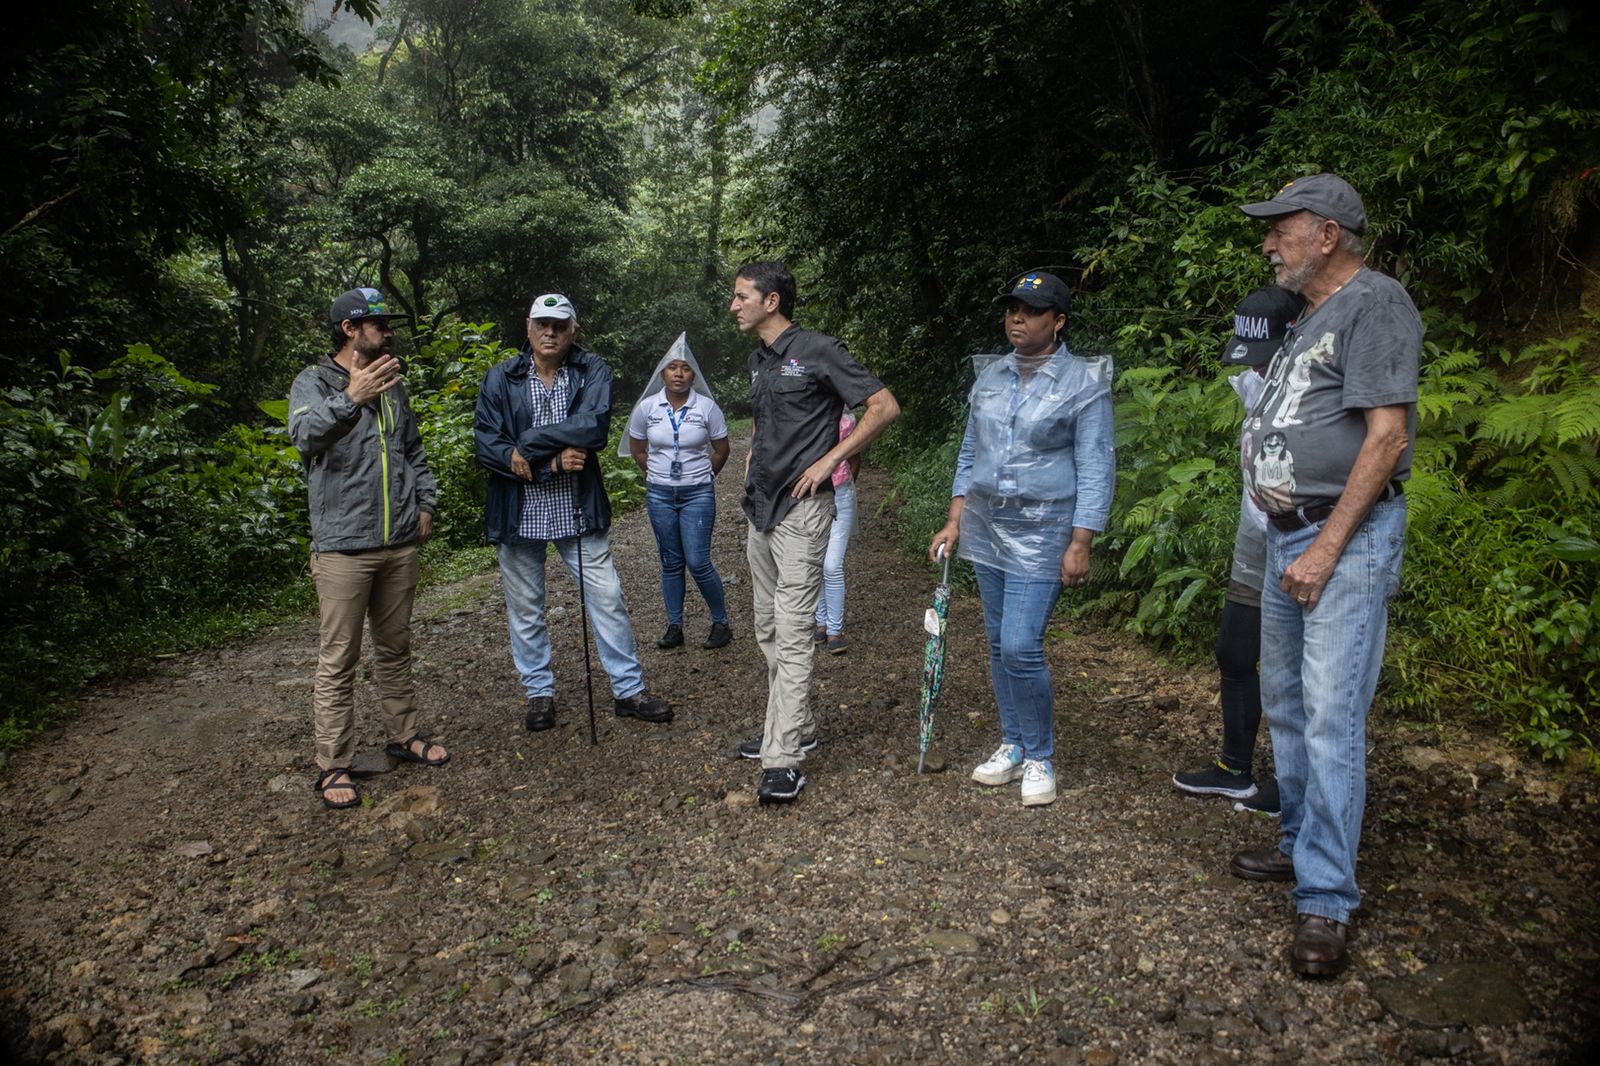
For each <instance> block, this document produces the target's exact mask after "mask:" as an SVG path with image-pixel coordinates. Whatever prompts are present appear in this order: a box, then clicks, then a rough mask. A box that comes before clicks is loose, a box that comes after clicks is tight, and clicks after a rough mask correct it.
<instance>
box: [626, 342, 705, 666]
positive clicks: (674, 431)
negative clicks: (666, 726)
mask: <svg viewBox="0 0 1600 1066" xmlns="http://www.w3.org/2000/svg"><path fill="white" fill-rule="evenodd" d="M624 449H626V450H624ZM617 450H618V452H619V453H620V454H622V455H623V456H625V457H626V456H631V457H632V459H633V461H634V462H636V463H638V464H639V469H640V470H642V471H644V473H645V479H646V481H647V482H648V484H649V487H648V488H647V489H646V490H645V497H644V503H645V510H646V511H647V512H648V513H649V515H650V528H651V529H652V530H654V532H655V535H656V546H657V547H658V548H659V549H660V552H661V598H662V599H663V600H664V601H666V607H667V628H666V631H665V632H663V633H662V634H661V639H660V640H657V641H656V647H658V648H678V647H682V646H683V595H684V589H685V584H684V579H683V572H684V568H685V566H687V568H688V571H689V573H690V574H692V575H693V576H694V583H695V584H696V585H698V586H699V588H700V595H702V596H704V597H705V600H706V609H707V610H709V611H710V612H711V631H710V632H709V633H708V634H707V635H706V639H705V644H704V645H703V646H704V647H707V648H720V647H722V646H723V645H725V644H727V643H728V642H729V641H730V640H732V639H733V633H732V631H731V630H730V629H729V628H728V606H727V601H726V599H725V598H724V596H723V591H722V578H721V577H720V576H719V575H718V574H717V568H716V567H715V566H713V565H712V563H711V531H712V530H713V529H714V528H715V526H716V521H717V496H716V490H715V487H714V486H713V485H712V479H713V478H715V477H716V476H717V474H718V472H720V471H721V470H722V464H723V463H726V462H727V461H728V423H727V420H726V419H724V418H723V415H722V408H720V407H718V406H717V402H716V401H715V400H713V399H712V398H711V390H710V389H709V388H708V387H707V386H706V385H705V384H704V378H703V376H702V375H701V373H700V365H699V364H698V363H696V362H695V358H694V353H693V352H691V351H689V345H688V343H687V341H686V340H685V339H684V336H683V335H682V334H679V335H678V339H677V340H676V341H674V342H673V345H672V347H671V348H669V349H668V350H667V354H666V355H664V356H662V357H661V362H659V363H657V364H656V369H655V373H653V374H652V375H651V377H650V383H649V384H648V385H647V386H646V387H645V391H644V395H643V396H641V397H640V398H639V402H638V403H636V404H634V405H633V411H632V413H631V414H630V415H629V416H628V433H627V436H626V437H624V438H623V440H622V441H621V442H619V445H618V448H617Z"/></svg>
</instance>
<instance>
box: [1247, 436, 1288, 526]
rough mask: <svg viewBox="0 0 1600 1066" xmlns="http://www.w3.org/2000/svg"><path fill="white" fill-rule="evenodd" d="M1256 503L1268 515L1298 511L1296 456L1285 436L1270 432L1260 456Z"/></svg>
mask: <svg viewBox="0 0 1600 1066" xmlns="http://www.w3.org/2000/svg"><path fill="white" fill-rule="evenodd" d="M1255 483H1256V491H1255V496H1256V502H1257V503H1259V504H1261V509H1262V510H1263V511H1265V512H1267V513H1268V514H1282V513H1284V512H1286V511H1292V510H1294V456H1293V455H1291V454H1290V452H1289V447H1288V440H1287V438H1285V437H1284V435H1283V434H1282V433H1268V434H1267V436H1266V439H1265V440H1263V441H1262V442H1261V454H1260V455H1258V456H1256V476H1255Z"/></svg>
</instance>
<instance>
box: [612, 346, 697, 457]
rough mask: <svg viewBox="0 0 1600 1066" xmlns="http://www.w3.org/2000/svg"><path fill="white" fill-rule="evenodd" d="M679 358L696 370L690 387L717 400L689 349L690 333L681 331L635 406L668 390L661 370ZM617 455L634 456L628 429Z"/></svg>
mask: <svg viewBox="0 0 1600 1066" xmlns="http://www.w3.org/2000/svg"><path fill="white" fill-rule="evenodd" d="M679 359H682V360H683V361H684V362H685V363H688V364H689V369H690V370H693V371H694V382H693V384H692V385H691V386H690V387H691V388H693V389H694V391H695V392H698V393H699V394H700V395H702V396H704V397H705V398H706V399H708V400H710V401H711V402H712V403H715V402H716V400H717V398H716V397H715V396H713V395H711V386H710V385H708V384H707V383H706V376H705V374H703V373H701V371H700V361H699V360H697V359H696V358H695V357H694V353H693V352H691V351H690V350H689V335H688V334H687V333H680V334H678V339H677V340H675V341H673V342H672V347H670V348H668V349H667V354H666V355H663V356H662V357H661V359H660V360H659V361H658V362H657V363H656V368H655V369H654V370H652V371H651V372H650V376H649V377H648V378H646V379H645V383H644V391H643V392H641V393H640V394H639V398H638V399H637V400H635V401H634V402H633V405H634V406H635V407H637V406H639V405H640V404H642V403H644V402H645V401H646V400H648V399H649V398H650V397H652V396H655V395H656V394H658V393H661V392H665V391H666V388H667V382H666V379H665V378H663V377H662V376H661V372H662V371H663V370H665V369H666V368H667V364H668V363H671V362H675V361H677V360H679ZM617 455H618V456H620V457H621V458H623V459H631V458H632V457H633V453H632V452H630V451H629V450H628V434H627V432H626V431H624V432H623V433H622V434H621V436H620V438H619V439H618V441H617Z"/></svg>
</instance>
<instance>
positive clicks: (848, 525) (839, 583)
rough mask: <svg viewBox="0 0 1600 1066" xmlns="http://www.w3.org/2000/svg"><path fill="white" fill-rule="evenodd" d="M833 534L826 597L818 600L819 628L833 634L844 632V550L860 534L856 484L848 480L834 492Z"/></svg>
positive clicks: (824, 578)
mask: <svg viewBox="0 0 1600 1066" xmlns="http://www.w3.org/2000/svg"><path fill="white" fill-rule="evenodd" d="M833 506H834V515H833V532H832V533H829V534H828V554H827V555H824V556H823V557H822V598H821V599H819V600H818V601H817V625H819V626H823V627H824V628H826V629H827V631H828V632H829V633H832V634H837V633H840V632H842V631H843V630H844V550H845V549H846V548H848V547H849V546H850V534H852V533H854V532H855V531H856V483H855V482H854V481H846V482H845V483H844V484H843V485H840V486H839V487H838V488H836V489H834V490H833Z"/></svg>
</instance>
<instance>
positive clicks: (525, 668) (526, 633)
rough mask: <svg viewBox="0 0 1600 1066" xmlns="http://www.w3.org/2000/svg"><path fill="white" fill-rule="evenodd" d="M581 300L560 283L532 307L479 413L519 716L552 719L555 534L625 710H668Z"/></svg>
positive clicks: (477, 428) (655, 716) (607, 394)
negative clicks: (616, 529)
mask: <svg viewBox="0 0 1600 1066" xmlns="http://www.w3.org/2000/svg"><path fill="white" fill-rule="evenodd" d="M577 331H578V312H577V309H576V308H575V307H573V305H572V301H571V300H569V299H568V298H567V297H565V296H563V295H561V294H560V293H547V294H545V295H543V296H540V297H539V298H538V299H536V300H534V301H533V306H532V307H531V308H530V309H529V311H528V346H527V347H526V348H524V349H523V350H522V351H521V353H519V354H518V355H516V356H514V357H512V358H510V359H507V360H505V361H504V362H501V363H499V364H497V365H496V366H494V367H492V368H491V369H490V370H489V373H488V374H487V375H486V376H485V378H484V382H483V390H482V391H481V392H480V393H479V394H478V408H477V413H476V416H475V418H474V420H473V435H474V437H475V438H476V441H477V451H478V462H480V463H482V464H483V466H484V468H485V469H487V470H488V471H489V494H488V501H487V505H486V526H487V532H488V537H489V543H490V544H493V545H494V546H495V549H496V552H497V554H498V556H499V560H500V578H501V583H502V585H503V586H504V588H505V597H506V614H507V616H508V618H509V621H510V628H511V658H512V660H513V661H514V662H515V663H516V667H517V673H518V675H519V676H520V678H521V680H522V685H523V688H524V690H525V692H526V695H527V709H526V715H525V717H524V719H523V724H524V725H525V726H527V728H528V729H529V730H530V731H539V730H544V729H549V728H550V727H551V726H553V725H555V722H556V714H555V674H554V673H553V672H552V670H551V668H550V635H549V630H548V628H547V626H546V623H545V610H544V591H545V570H544V564H545V556H546V552H547V549H548V547H549V546H550V545H552V544H554V545H555V548H556V551H557V553H558V554H560V556H561V561H562V562H564V563H565V564H566V566H567V569H568V570H569V571H570V572H571V573H572V576H573V577H574V578H575V579H576V578H577V577H578V575H579V573H580V569H579V562H580V559H579V553H580V552H582V559H581V562H582V569H581V572H582V575H583V582H584V594H585V598H586V600H587V603H588V609H589V617H590V619H591V621H592V623H593V626H594V638H595V647H596V648H597V649H598V651H599V654H600V664H601V665H602V666H603V667H604V668H605V671H606V674H607V675H608V676H609V677H610V679H611V693H612V696H613V697H614V701H613V707H614V709H615V711H616V714H617V716H618V717H619V718H622V717H625V718H638V719H640V720H641V721H645V722H670V721H671V720H672V708H671V707H670V706H669V705H668V704H667V701H666V700H663V699H660V698H658V697H656V696H652V695H651V694H650V693H649V692H648V691H647V690H646V689H645V686H644V671H643V669H642V668H641V667H640V665H639V654H638V647H637V645H636V644H635V642H634V637H633V624H632V622H630V621H629V619H628V608H627V604H626V603H624V602H623V598H622V580H621V579H620V578H619V577H618V576H617V568H616V566H615V565H614V564H613V563H612V561H611V537H610V533H609V529H610V526H611V501H610V500H609V499H608V498H607V497H606V487H605V480H604V477H603V475H602V473H601V470H600V449H602V448H604V447H605V446H606V441H607V438H608V437H609V435H610V430H611V370H610V368H608V367H607V366H606V365H605V363H603V362H601V361H600V359H599V357H598V356H596V355H594V354H593V353H592V352H588V351H586V350H584V348H583V347H582V346H581V345H579V344H577V343H576V339H577Z"/></svg>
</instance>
